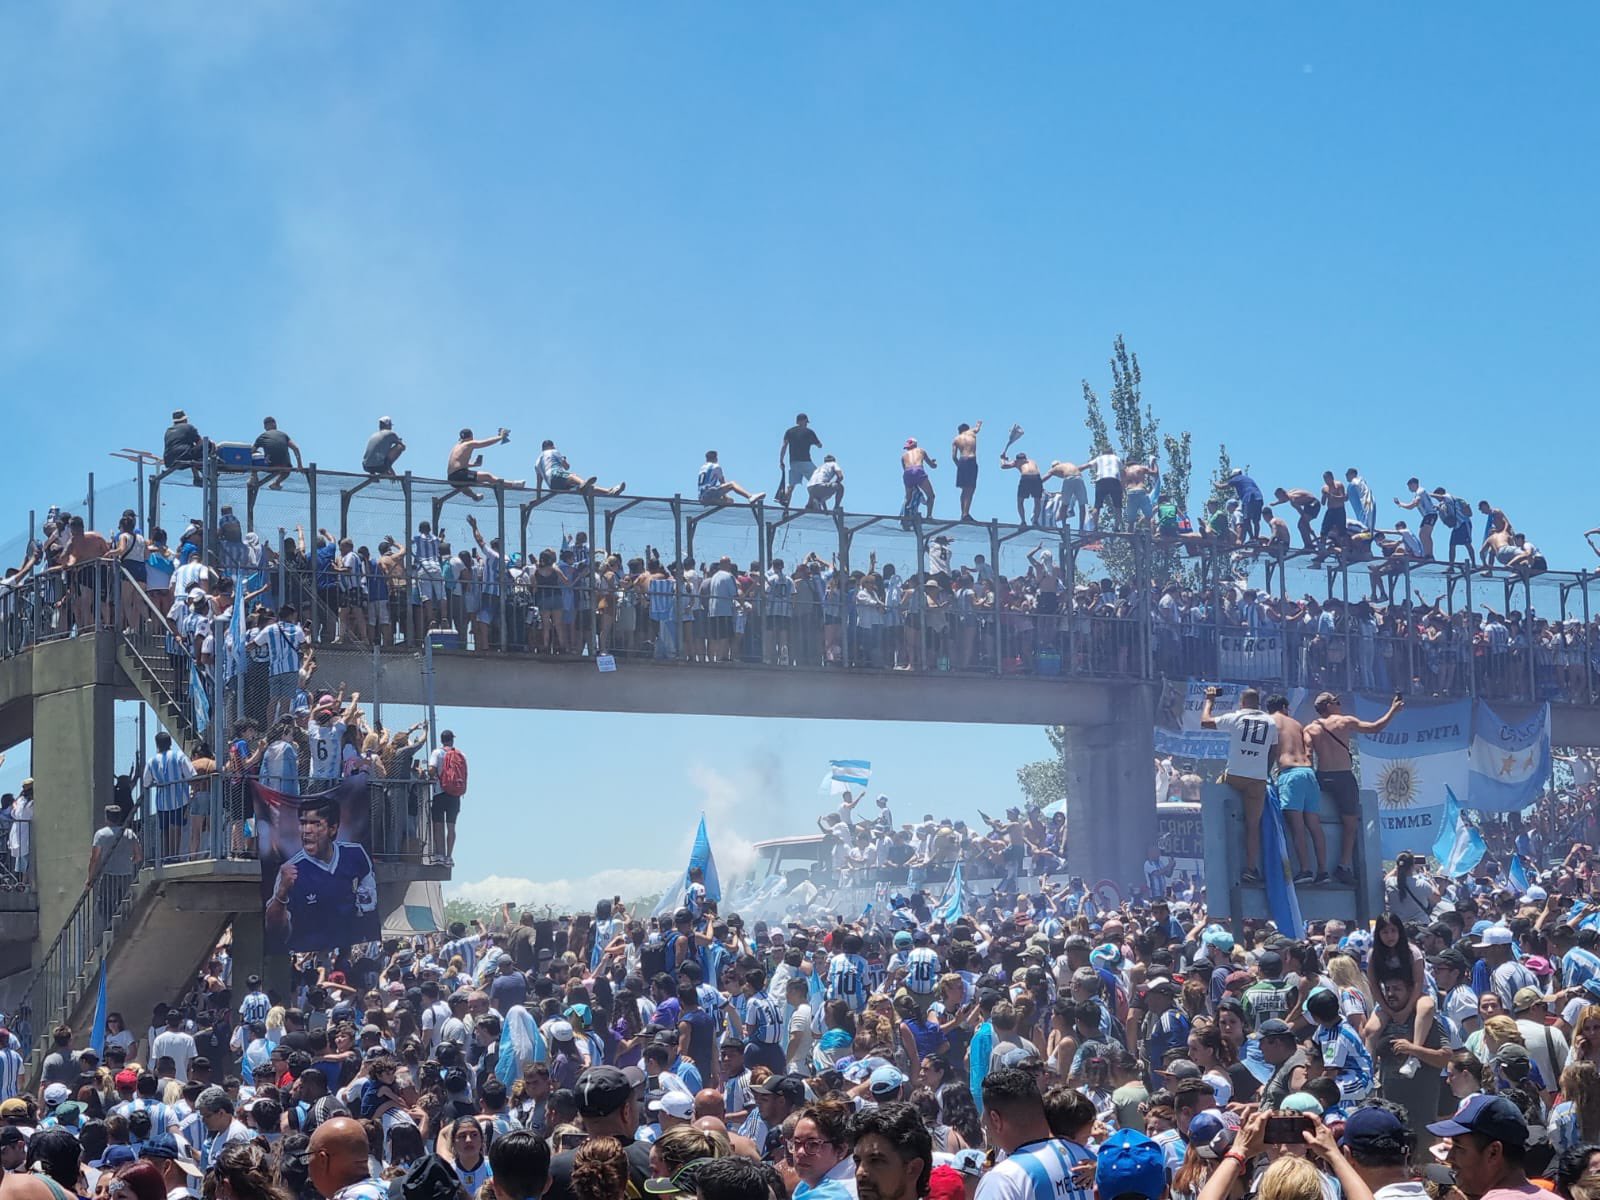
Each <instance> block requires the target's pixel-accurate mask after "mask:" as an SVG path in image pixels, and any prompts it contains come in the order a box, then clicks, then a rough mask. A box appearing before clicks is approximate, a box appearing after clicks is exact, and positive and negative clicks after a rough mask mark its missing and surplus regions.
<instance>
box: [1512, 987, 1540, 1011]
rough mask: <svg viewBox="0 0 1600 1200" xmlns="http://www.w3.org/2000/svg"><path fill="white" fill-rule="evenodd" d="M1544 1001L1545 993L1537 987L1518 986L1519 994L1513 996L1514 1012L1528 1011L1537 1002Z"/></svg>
mask: <svg viewBox="0 0 1600 1200" xmlns="http://www.w3.org/2000/svg"><path fill="white" fill-rule="evenodd" d="M1543 1003H1544V993H1543V992H1541V991H1540V990H1539V989H1538V988H1536V987H1525V988H1518V989H1517V994H1516V995H1514V996H1512V997H1511V1011H1512V1012H1527V1011H1528V1009H1530V1008H1532V1007H1533V1006H1534V1005H1535V1004H1543Z"/></svg>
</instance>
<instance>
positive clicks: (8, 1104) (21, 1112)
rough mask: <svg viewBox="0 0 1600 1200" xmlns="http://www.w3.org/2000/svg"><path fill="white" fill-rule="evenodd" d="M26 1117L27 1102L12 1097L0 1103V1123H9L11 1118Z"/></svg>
mask: <svg viewBox="0 0 1600 1200" xmlns="http://www.w3.org/2000/svg"><path fill="white" fill-rule="evenodd" d="M27 1115H28V1102H27V1101H26V1100H19V1099H18V1098H17V1097H15V1096H13V1097H11V1099H9V1100H3V1101H0V1121H9V1120H10V1119H11V1118H13V1117H26V1116H27Z"/></svg>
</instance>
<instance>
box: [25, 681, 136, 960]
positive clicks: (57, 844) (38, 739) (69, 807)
mask: <svg viewBox="0 0 1600 1200" xmlns="http://www.w3.org/2000/svg"><path fill="white" fill-rule="evenodd" d="M113 699H114V697H113V693H112V689H111V688H110V686H108V685H106V684H88V685H85V686H83V687H71V688H64V689H62V690H61V691H55V692H46V693H44V694H42V695H39V696H36V697H35V698H34V702H33V798H34V815H33V861H34V878H35V879H36V880H37V881H38V885H39V942H38V951H37V952H38V953H40V954H42V953H43V952H44V950H45V949H47V948H48V947H49V945H50V943H51V942H52V941H53V940H54V939H55V936H56V933H57V932H58V931H59V930H60V928H61V926H62V924H63V922H65V921H66V919H67V916H68V914H69V913H71V911H72V907H73V905H75V904H76V903H77V902H78V897H79V896H80V895H81V894H82V892H83V886H84V881H85V878H86V872H87V869H88V865H89V843H90V842H91V841H92V840H93V838H94V831H95V830H96V829H98V828H99V827H100V822H101V819H102V816H103V810H104V808H105V806H106V805H108V804H110V803H111V796H112V784H113V782H114V781H115V777H116V771H117V766H116V763H115V761H114V754H115V743H116V738H115V736H114V728H115V720H114V709H113Z"/></svg>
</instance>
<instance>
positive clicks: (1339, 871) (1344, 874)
mask: <svg viewBox="0 0 1600 1200" xmlns="http://www.w3.org/2000/svg"><path fill="white" fill-rule="evenodd" d="M1333 877H1334V879H1335V880H1336V881H1337V882H1339V883H1342V884H1344V885H1346V886H1347V887H1354V886H1355V882H1356V873H1355V872H1354V871H1352V870H1351V869H1350V868H1349V867H1335V868H1334V869H1333Z"/></svg>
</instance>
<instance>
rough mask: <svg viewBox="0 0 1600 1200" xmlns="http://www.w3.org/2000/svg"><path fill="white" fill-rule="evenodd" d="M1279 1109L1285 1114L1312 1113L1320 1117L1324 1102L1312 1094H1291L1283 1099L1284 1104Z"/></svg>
mask: <svg viewBox="0 0 1600 1200" xmlns="http://www.w3.org/2000/svg"><path fill="white" fill-rule="evenodd" d="M1279 1107H1280V1108H1282V1109H1283V1111H1284V1112H1292V1113H1311V1114H1312V1115H1314V1116H1319V1117H1320V1116H1321V1115H1322V1101H1320V1100H1318V1099H1317V1098H1316V1097H1315V1096H1313V1095H1312V1094H1311V1093H1310V1092H1290V1093H1289V1094H1288V1095H1287V1096H1285V1097H1284V1098H1283V1103H1282V1104H1281V1105H1279Z"/></svg>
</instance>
